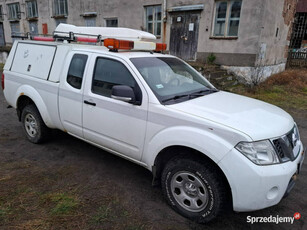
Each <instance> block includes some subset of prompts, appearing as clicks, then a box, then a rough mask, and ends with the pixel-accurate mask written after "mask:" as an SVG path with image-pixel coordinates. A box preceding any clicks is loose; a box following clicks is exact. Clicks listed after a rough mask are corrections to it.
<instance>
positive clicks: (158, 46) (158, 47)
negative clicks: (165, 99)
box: [155, 43, 166, 51]
mask: <svg viewBox="0 0 307 230" xmlns="http://www.w3.org/2000/svg"><path fill="white" fill-rule="evenodd" d="M163 50H166V44H165V43H157V44H156V49H155V51H163Z"/></svg>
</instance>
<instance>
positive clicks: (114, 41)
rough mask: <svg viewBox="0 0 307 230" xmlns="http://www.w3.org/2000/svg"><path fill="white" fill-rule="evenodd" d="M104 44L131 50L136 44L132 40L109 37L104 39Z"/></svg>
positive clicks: (113, 47) (108, 46)
mask: <svg viewBox="0 0 307 230" xmlns="http://www.w3.org/2000/svg"><path fill="white" fill-rule="evenodd" d="M103 44H104V46H105V47H107V48H109V49H116V50H117V49H121V50H131V49H133V47H134V44H133V42H132V41H126V40H117V39H111V38H107V39H104V42H103Z"/></svg>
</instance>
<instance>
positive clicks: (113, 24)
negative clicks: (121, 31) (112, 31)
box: [106, 18, 118, 27]
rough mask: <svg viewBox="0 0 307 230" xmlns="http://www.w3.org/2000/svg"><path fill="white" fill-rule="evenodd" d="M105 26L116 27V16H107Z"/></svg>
mask: <svg viewBox="0 0 307 230" xmlns="http://www.w3.org/2000/svg"><path fill="white" fill-rule="evenodd" d="M106 27H118V20H117V18H108V19H106Z"/></svg>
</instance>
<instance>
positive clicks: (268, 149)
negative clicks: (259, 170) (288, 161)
mask: <svg viewBox="0 0 307 230" xmlns="http://www.w3.org/2000/svg"><path fill="white" fill-rule="evenodd" d="M236 149H237V150H239V151H240V152H241V153H243V155H245V156H246V157H247V158H248V159H250V160H251V161H252V162H254V163H255V164H257V165H269V164H276V163H279V160H278V157H277V154H276V152H275V150H274V148H273V146H272V144H271V142H270V141H269V140H265V141H257V142H240V143H239V144H237V146H236Z"/></svg>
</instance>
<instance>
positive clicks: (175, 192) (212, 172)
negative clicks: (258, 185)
mask: <svg viewBox="0 0 307 230" xmlns="http://www.w3.org/2000/svg"><path fill="white" fill-rule="evenodd" d="M219 175H220V174H219V172H218V171H217V170H216V169H215V168H214V167H212V166H211V165H210V164H208V163H200V162H197V161H194V160H190V159H181V158H175V159H173V160H171V161H170V162H169V163H168V164H167V165H166V167H165V169H164V170H163V173H162V178H161V184H162V190H163V194H164V196H165V198H166V199H167V201H168V203H169V204H170V205H171V207H172V208H173V209H174V210H175V211H177V212H178V213H180V214H181V215H183V216H185V217H187V218H189V219H191V220H193V221H196V222H198V223H206V222H209V221H211V220H212V219H214V218H215V217H216V216H218V215H219V214H220V213H221V211H222V210H223V209H224V206H225V204H226V199H227V198H226V197H227V194H226V191H227V190H226V187H225V185H224V183H223V182H222V181H223V179H222V178H219Z"/></svg>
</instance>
